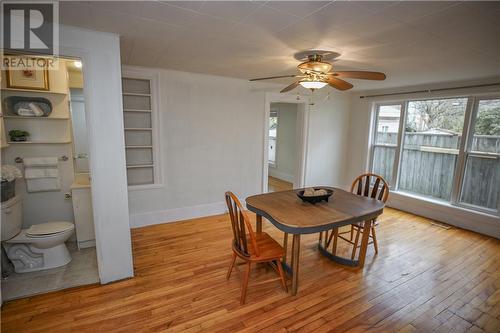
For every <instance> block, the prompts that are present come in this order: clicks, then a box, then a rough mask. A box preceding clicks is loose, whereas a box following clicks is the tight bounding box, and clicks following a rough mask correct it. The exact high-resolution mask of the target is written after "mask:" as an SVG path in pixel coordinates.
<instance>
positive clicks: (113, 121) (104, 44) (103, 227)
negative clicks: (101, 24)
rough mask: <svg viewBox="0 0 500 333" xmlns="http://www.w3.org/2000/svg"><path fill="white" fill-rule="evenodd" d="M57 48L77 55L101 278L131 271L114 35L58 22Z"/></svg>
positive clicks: (115, 277) (110, 278)
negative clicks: (80, 70) (87, 138)
mask: <svg viewBox="0 0 500 333" xmlns="http://www.w3.org/2000/svg"><path fill="white" fill-rule="evenodd" d="M59 30H60V46H61V47H60V53H61V54H62V55H66V56H74V57H79V58H82V62H83V77H84V94H85V107H86V116H87V126H88V130H89V150H90V168H91V177H92V179H91V187H92V205H93V210H94V226H95V233H96V248H97V261H98V265H99V277H100V280H101V283H108V282H110V281H114V280H119V279H124V278H127V277H131V276H133V275H134V272H133V264H132V247H131V239H130V226H129V213H128V193H127V180H126V171H125V145H124V134H123V112H122V99H121V66H120V45H119V38H118V36H117V35H115V34H111V33H101V32H94V31H89V30H85V29H80V28H74V27H69V26H60V28H59Z"/></svg>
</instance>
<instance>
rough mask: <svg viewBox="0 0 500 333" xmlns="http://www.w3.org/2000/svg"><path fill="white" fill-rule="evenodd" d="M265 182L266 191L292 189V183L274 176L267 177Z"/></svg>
mask: <svg viewBox="0 0 500 333" xmlns="http://www.w3.org/2000/svg"><path fill="white" fill-rule="evenodd" d="M267 184H268V192H279V191H287V190H291V189H293V184H292V183H289V182H286V181H284V180H281V179H278V178H274V177H269V178H268V182H267Z"/></svg>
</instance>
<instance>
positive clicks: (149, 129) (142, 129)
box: [125, 127, 153, 131]
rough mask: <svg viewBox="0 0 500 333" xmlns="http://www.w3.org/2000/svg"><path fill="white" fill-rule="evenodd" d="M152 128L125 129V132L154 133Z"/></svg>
mask: <svg viewBox="0 0 500 333" xmlns="http://www.w3.org/2000/svg"><path fill="white" fill-rule="evenodd" d="M152 130H153V129H152V128H131V127H129V128H125V131H152Z"/></svg>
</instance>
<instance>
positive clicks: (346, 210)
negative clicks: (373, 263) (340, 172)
mask: <svg viewBox="0 0 500 333" xmlns="http://www.w3.org/2000/svg"><path fill="white" fill-rule="evenodd" d="M322 188H329V189H332V190H333V195H332V196H331V197H330V198H329V200H328V202H325V201H322V202H320V203H316V204H311V203H307V202H303V201H302V200H301V199H300V198H299V197H297V195H296V191H300V190H304V189H296V190H289V191H281V192H273V193H265V194H259V195H254V196H250V197H248V198H247V199H246V206H247V208H248V209H249V210H250V211H252V212H254V213H255V214H256V215H257V219H256V232H257V233H260V232H262V217H265V218H266V219H267V220H268V221H269V222H271V223H272V224H273V225H274V226H275V227H276V228H278V229H279V230H281V231H283V232H284V233H285V237H284V240H283V247H284V248H285V256H284V257H283V260H282V263H283V266H284V268H285V270H287V272H288V273H289V274H291V278H292V288H291V292H292V295H295V294H297V290H298V286H299V261H300V260H299V259H300V236H301V235H303V234H312V233H319V234H321V235H322V233H323V232H325V233H326V234H327V233H328V231H332V232H337V230H338V228H339V227H342V226H346V225H350V224H353V223H356V222H365V228H368V229H366V230H370V229H369V228H370V227H371V224H372V223H373V222H374V221H375V219H376V218H377V216H379V215H380V214H382V212H383V210H384V203H383V202H382V201H379V200H376V199H373V198H367V197H363V196H358V195H355V194H352V193H350V192H347V191H344V190H342V189H339V188H334V187H326V186H323V187H322ZM288 234H292V235H293V238H292V253H291V254H292V258H291V266H289V265H288V264H287V258H286V252H287V251H286V250H287V247H288ZM325 239H326V235H325ZM368 241H369V232H364V233H363V236H362V239H361V248H360V251H359V256H358V260H351V259H350V258H349V259H348V258H344V257H340V256H337V255H336V254H335V251H333V253H330V252H329V251H328V249H327V248H326V247H325V245H326V242H325V244H324V245H323V244H322V243H321V241H319V242H318V249H319V251H320V253H322V254H323V255H325V256H326V257H327V258H329V259H330V260H333V261H335V262H337V263H340V264H343V265H348V266H353V267H358V268H362V267H363V266H364V263H365V257H366V251H367V248H368Z"/></svg>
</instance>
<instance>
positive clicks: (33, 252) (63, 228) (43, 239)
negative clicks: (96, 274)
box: [0, 196, 75, 273]
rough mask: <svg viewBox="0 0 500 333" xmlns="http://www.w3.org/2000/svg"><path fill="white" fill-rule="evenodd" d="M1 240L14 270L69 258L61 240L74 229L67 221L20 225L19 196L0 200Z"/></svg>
mask: <svg viewBox="0 0 500 333" xmlns="http://www.w3.org/2000/svg"><path fill="white" fill-rule="evenodd" d="M1 210H2V216H1V220H0V224H1V241H2V246H3V247H4V249H5V252H6V253H7V257H8V258H9V259H10V261H12V263H13V264H14V270H15V271H16V273H26V272H34V271H40V270H44V269H50V268H55V267H60V266H64V265H66V264H68V263H69V262H70V261H71V255H70V254H69V251H68V248H67V247H66V244H65V242H66V241H67V240H68V238H69V237H71V235H72V234H73V232H74V229H75V227H74V225H73V223H70V222H47V223H41V224H36V225H32V226H31V227H29V228H27V229H22V228H21V226H22V199H21V196H15V197H13V198H11V199H9V200H7V201H5V202H2V204H1Z"/></svg>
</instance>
